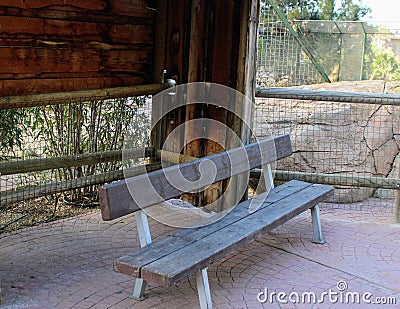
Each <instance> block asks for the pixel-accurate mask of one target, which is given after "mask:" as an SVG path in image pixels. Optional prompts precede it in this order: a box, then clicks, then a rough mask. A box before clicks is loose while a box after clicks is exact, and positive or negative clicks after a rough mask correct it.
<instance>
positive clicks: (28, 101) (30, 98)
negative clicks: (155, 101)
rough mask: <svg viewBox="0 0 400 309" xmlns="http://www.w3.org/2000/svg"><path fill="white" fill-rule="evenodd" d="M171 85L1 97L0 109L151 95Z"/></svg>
mask: <svg viewBox="0 0 400 309" xmlns="http://www.w3.org/2000/svg"><path fill="white" fill-rule="evenodd" d="M171 85H172V84H168V83H164V84H151V85H140V86H131V87H116V88H105V89H94V90H85V91H73V92H60V93H47V94H35V95H24V96H8V97H0V110H2V109H11V108H24V107H33V106H45V105H56V104H65V103H79V102H85V101H90V100H106V99H113V98H126V97H131V96H132V97H134V96H140V95H151V94H155V93H158V92H160V91H162V90H165V89H167V88H168V87H170V86H171Z"/></svg>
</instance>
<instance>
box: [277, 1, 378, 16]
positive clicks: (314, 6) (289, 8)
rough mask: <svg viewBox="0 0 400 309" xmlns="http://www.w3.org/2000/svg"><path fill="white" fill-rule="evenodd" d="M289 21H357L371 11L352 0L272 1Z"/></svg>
mask: <svg viewBox="0 0 400 309" xmlns="http://www.w3.org/2000/svg"><path fill="white" fill-rule="evenodd" d="M274 1H275V2H276V3H277V4H278V5H279V7H280V8H281V10H282V11H283V13H284V14H285V15H286V16H287V18H288V19H289V20H294V19H301V20H342V21H344V20H346V21H357V20H360V19H361V18H362V17H364V16H365V15H367V14H368V13H369V12H370V11H371V9H370V8H368V7H366V6H364V5H363V4H362V2H361V1H360V3H359V4H358V3H355V2H354V0H318V1H311V0H274Z"/></svg>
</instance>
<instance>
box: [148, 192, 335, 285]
mask: <svg viewBox="0 0 400 309" xmlns="http://www.w3.org/2000/svg"><path fill="white" fill-rule="evenodd" d="M332 192H333V188H332V187H330V186H322V185H312V186H310V187H307V188H305V189H304V190H301V191H300V192H298V193H296V194H292V195H290V196H288V197H286V198H284V199H282V200H280V201H278V202H276V203H274V204H272V205H269V206H268V207H264V208H262V209H259V210H258V211H256V212H254V213H253V214H251V215H248V216H247V217H245V218H243V219H242V220H239V221H237V222H234V223H232V224H231V225H229V226H226V227H224V228H223V229H221V230H218V231H216V232H214V233H211V234H209V235H208V236H207V237H203V238H201V239H199V240H198V241H196V242H194V243H191V244H189V245H188V246H186V247H184V248H182V249H180V250H178V251H175V252H174V253H172V254H170V255H168V256H165V257H164V258H161V259H159V260H157V261H154V262H153V263H151V264H149V265H146V266H144V267H143V268H142V269H141V278H143V279H144V280H146V281H148V282H151V283H153V284H159V285H163V286H170V285H173V284H176V283H178V282H180V281H182V280H184V279H186V278H188V277H189V276H191V275H193V274H194V273H196V272H198V271H199V270H201V269H203V268H205V267H207V266H208V265H210V264H211V263H213V262H214V261H216V260H219V259H221V258H222V257H224V256H226V255H227V254H229V253H231V252H233V251H235V250H237V249H239V248H241V247H242V246H244V245H245V244H247V243H249V242H251V241H252V240H254V239H256V238H258V237H260V236H262V235H264V234H265V233H267V232H269V231H270V230H272V229H274V228H275V227H277V226H279V225H281V224H283V223H285V222H286V221H288V220H290V219H291V218H293V217H295V216H297V215H299V214H300V213H302V212H304V211H306V210H308V209H309V208H311V207H313V206H314V205H316V204H317V203H318V202H320V201H322V200H324V199H325V198H327V197H328V196H329V195H331V193H332ZM234 212H235V210H234V211H233V213H234ZM228 216H229V215H228Z"/></svg>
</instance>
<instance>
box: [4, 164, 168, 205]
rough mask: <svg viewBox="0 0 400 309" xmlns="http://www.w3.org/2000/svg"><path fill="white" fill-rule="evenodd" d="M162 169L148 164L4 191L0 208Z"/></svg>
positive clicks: (158, 165)
mask: <svg viewBox="0 0 400 309" xmlns="http://www.w3.org/2000/svg"><path fill="white" fill-rule="evenodd" d="M160 167H161V166H160V164H158V163H157V164H148V165H146V166H138V167H133V168H131V169H126V170H124V171H122V170H118V171H111V172H106V173H102V174H97V175H91V176H85V177H80V178H76V179H71V180H66V181H59V182H51V183H46V184H43V185H39V186H33V187H30V186H28V187H24V188H18V189H17V190H15V191H4V192H1V193H0V206H5V205H7V204H12V203H17V202H21V201H26V200H29V199H34V198H38V197H41V196H46V195H51V194H56V193H62V192H65V191H69V190H74V189H79V188H84V187H88V186H94V185H100V184H104V183H107V182H112V181H115V180H120V179H124V178H125V177H133V176H137V175H140V174H142V173H144V172H145V171H146V170H147V171H155V170H157V169H159V168H160Z"/></svg>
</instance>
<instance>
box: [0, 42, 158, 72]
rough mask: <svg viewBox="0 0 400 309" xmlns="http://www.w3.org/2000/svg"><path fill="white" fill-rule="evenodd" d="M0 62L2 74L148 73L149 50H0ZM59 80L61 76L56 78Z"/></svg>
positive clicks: (29, 48) (4, 48)
mask: <svg viewBox="0 0 400 309" xmlns="http://www.w3.org/2000/svg"><path fill="white" fill-rule="evenodd" d="M0 58H1V59H3V60H4V63H5V64H9V65H3V66H2V68H1V72H0V78H3V74H29V73H31V74H41V73H43V72H47V73H49V72H52V73H56V72H68V73H73V72H76V73H84V72H96V71H99V70H101V71H108V72H113V71H117V72H139V73H140V72H141V73H142V74H143V73H144V72H147V71H150V70H151V69H150V70H149V69H148V68H149V66H150V65H151V59H152V53H151V50H148V49H143V50H139V51H130V50H107V51H106V52H104V51H101V50H98V49H77V50H75V49H72V48H66V49H54V47H53V46H52V48H47V49H44V48H36V47H22V48H21V47H2V48H1V49H0ZM60 77H61V76H60Z"/></svg>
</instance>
